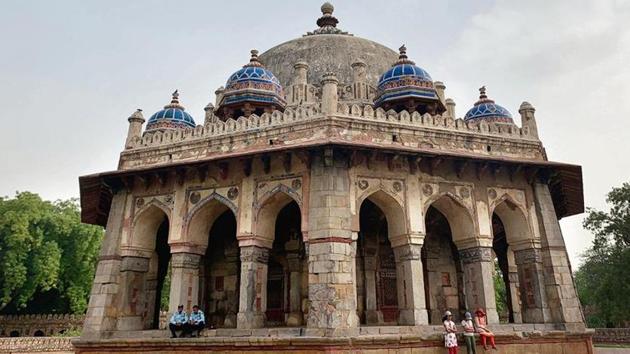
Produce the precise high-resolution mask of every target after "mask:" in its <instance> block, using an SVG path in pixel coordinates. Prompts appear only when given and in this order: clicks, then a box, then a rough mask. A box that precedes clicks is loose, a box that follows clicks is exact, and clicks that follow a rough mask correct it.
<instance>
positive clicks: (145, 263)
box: [120, 256, 149, 272]
mask: <svg viewBox="0 0 630 354" xmlns="http://www.w3.org/2000/svg"><path fill="white" fill-rule="evenodd" d="M148 270H149V257H137V256H123V257H122V259H121V263H120V271H121V272H124V271H132V272H147V271H148Z"/></svg>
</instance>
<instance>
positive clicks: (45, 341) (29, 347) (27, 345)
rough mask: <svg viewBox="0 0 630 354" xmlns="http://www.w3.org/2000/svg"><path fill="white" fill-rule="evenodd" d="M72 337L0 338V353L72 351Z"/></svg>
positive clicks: (68, 352) (67, 352) (59, 353)
mask: <svg viewBox="0 0 630 354" xmlns="http://www.w3.org/2000/svg"><path fill="white" fill-rule="evenodd" d="M75 339H77V338H74V337H63V338H62V337H24V338H0V353H30V354H38V353H47V354H71V353H74V352H75V351H74V346H73V345H72V341H73V340H75Z"/></svg>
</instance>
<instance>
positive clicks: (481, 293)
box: [459, 247, 499, 323]
mask: <svg viewBox="0 0 630 354" xmlns="http://www.w3.org/2000/svg"><path fill="white" fill-rule="evenodd" d="M459 257H460V259H461V261H462V266H463V271H464V286H465V291H466V303H467V305H468V309H469V310H472V311H474V310H476V309H477V308H479V307H482V308H483V309H484V310H485V311H486V316H487V318H488V323H499V314H498V313H497V303H496V299H495V296H494V279H493V275H494V262H493V260H492V248H490V247H472V248H467V249H464V250H460V251H459Z"/></svg>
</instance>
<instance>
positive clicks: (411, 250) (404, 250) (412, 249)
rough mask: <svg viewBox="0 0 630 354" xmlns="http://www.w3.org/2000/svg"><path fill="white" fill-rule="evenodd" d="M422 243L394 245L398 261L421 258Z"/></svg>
mask: <svg viewBox="0 0 630 354" xmlns="http://www.w3.org/2000/svg"><path fill="white" fill-rule="evenodd" d="M421 252H422V245H418V244H406V245H400V246H397V247H394V257H396V262H397V263H398V262H404V261H410V260H420V254H421Z"/></svg>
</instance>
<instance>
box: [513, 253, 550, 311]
mask: <svg viewBox="0 0 630 354" xmlns="http://www.w3.org/2000/svg"><path fill="white" fill-rule="evenodd" d="M514 260H515V262H516V266H517V268H518V280H519V288H520V293H521V303H522V304H523V321H524V322H525V323H544V322H548V320H549V308H548V307H547V304H546V301H545V296H544V293H543V289H544V279H543V278H544V276H543V268H542V259H541V256H540V250H539V249H537V248H528V249H523V250H517V251H514Z"/></svg>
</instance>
